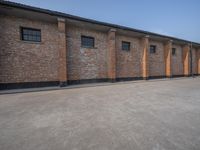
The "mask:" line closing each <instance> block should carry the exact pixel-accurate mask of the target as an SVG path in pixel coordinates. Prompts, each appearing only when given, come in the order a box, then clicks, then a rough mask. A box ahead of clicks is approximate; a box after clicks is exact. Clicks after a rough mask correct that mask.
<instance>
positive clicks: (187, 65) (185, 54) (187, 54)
mask: <svg viewBox="0 0 200 150" xmlns="http://www.w3.org/2000/svg"><path fill="white" fill-rule="evenodd" d="M189 57H190V46H189V44H188V45H185V46H184V47H183V71H184V75H185V76H189V75H190V62H189V61H190V58H189Z"/></svg>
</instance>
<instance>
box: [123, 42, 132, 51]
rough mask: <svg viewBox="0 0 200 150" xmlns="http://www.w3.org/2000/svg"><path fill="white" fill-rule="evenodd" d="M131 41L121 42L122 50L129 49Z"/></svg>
mask: <svg viewBox="0 0 200 150" xmlns="http://www.w3.org/2000/svg"><path fill="white" fill-rule="evenodd" d="M130 47H131V43H130V42H124V41H123V42H122V50H125V51H130Z"/></svg>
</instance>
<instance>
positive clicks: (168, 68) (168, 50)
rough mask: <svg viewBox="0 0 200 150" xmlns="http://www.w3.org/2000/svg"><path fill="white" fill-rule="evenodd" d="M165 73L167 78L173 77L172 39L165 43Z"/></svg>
mask: <svg viewBox="0 0 200 150" xmlns="http://www.w3.org/2000/svg"><path fill="white" fill-rule="evenodd" d="M164 55H165V75H166V77H167V78H171V77H172V40H169V41H168V42H167V43H166V44H165V53H164Z"/></svg>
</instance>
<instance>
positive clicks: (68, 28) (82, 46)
mask: <svg viewBox="0 0 200 150" xmlns="http://www.w3.org/2000/svg"><path fill="white" fill-rule="evenodd" d="M0 32H1V34H0V45H1V46H0V89H11V88H28V87H42V86H66V85H70V84H77V83H88V82H115V81H124V80H138V79H141V80H142V79H152V78H165V77H181V76H191V75H198V74H200V44H198V43H194V42H191V41H186V40H182V39H177V38H174V37H169V36H164V35H159V34H155V33H151V32H146V31H141V30H136V29H133V28H128V27H123V26H119V25H114V24H109V23H104V22H99V21H94V20H90V19H85V18H81V17H77V16H72V15H69V14H64V13H60V12H55V11H50V10H46V9H40V8H35V7H31V6H27V5H22V4H18V3H13V2H8V1H0Z"/></svg>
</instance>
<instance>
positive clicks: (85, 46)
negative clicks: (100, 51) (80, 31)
mask: <svg viewBox="0 0 200 150" xmlns="http://www.w3.org/2000/svg"><path fill="white" fill-rule="evenodd" d="M83 38H87V39H90V40H93V42H92V45H84V42H83ZM81 47H84V48H95V38H94V37H92V36H86V35H81Z"/></svg>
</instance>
